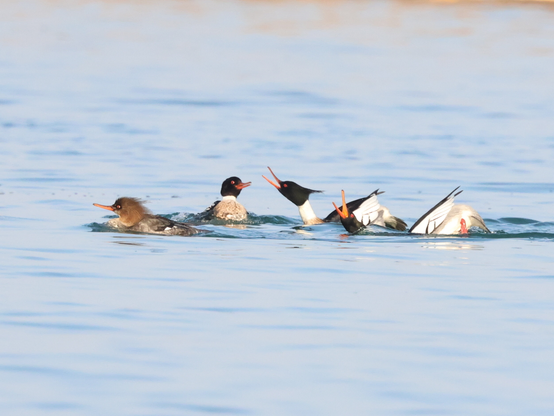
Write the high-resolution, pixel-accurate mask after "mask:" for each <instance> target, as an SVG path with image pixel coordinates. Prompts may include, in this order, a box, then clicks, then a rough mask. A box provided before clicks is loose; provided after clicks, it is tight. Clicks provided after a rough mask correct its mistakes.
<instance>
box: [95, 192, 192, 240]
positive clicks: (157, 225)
mask: <svg viewBox="0 0 554 416" xmlns="http://www.w3.org/2000/svg"><path fill="white" fill-rule="evenodd" d="M93 205H94V206H96V207H99V208H104V209H107V210H109V211H113V212H115V213H116V214H117V215H119V218H112V219H111V220H109V221H108V226H110V227H113V228H119V229H122V230H125V231H138V232H141V233H150V234H164V235H192V234H198V233H199V232H200V231H201V230H198V229H197V228H194V227H191V226H190V225H188V224H185V223H182V222H176V221H172V220H170V219H168V218H164V217H160V216H159V215H152V213H151V212H150V211H149V210H148V209H147V208H146V207H145V206H144V205H142V202H141V201H140V200H139V199H137V198H128V197H123V198H118V199H117V200H116V201H115V202H114V204H113V205H100V204H93Z"/></svg>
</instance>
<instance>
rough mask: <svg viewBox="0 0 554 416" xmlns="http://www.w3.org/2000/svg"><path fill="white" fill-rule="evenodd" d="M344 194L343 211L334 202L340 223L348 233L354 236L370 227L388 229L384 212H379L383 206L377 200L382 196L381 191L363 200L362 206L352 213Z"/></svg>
mask: <svg viewBox="0 0 554 416" xmlns="http://www.w3.org/2000/svg"><path fill="white" fill-rule="evenodd" d="M341 192H342V211H341V210H340V209H339V207H337V206H336V204H335V203H334V202H333V206H334V207H335V210H336V211H337V212H338V214H339V216H340V222H341V223H342V225H343V227H344V228H345V229H346V231H348V232H350V233H352V234H354V233H357V232H358V231H360V230H362V229H363V228H365V227H367V226H368V225H370V224H372V225H379V226H380V227H386V225H385V221H384V220H383V217H382V211H380V210H379V208H381V206H380V205H379V201H378V199H377V195H380V194H382V193H383V192H379V189H377V190H376V191H373V192H372V193H371V194H370V195H369V196H366V197H365V198H363V200H364V201H363V202H362V204H361V205H360V206H359V207H358V208H357V209H355V210H354V211H352V212H349V211H348V207H347V205H346V199H345V198H344V191H341Z"/></svg>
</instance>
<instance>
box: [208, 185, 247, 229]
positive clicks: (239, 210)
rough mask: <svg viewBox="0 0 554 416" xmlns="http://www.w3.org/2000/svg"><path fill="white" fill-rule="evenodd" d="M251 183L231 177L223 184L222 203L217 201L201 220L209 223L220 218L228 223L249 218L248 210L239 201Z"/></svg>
mask: <svg viewBox="0 0 554 416" xmlns="http://www.w3.org/2000/svg"><path fill="white" fill-rule="evenodd" d="M251 184H252V183H251V182H242V181H241V180H240V178H239V177H237V176H231V177H230V178H227V179H225V180H224V181H223V183H222V184H221V196H222V199H221V200H220V201H215V202H214V203H213V204H212V205H211V206H209V207H208V208H206V209H205V210H204V211H203V212H202V213H201V214H200V215H199V217H200V219H201V220H205V221H209V220H211V219H213V218H219V219H221V220H227V221H244V220H246V219H247V218H248V212H247V211H246V208H244V207H243V206H242V204H241V203H240V202H238V201H237V197H238V196H239V195H240V192H241V191H242V190H243V189H244V188H246V187H248V186H250V185H251Z"/></svg>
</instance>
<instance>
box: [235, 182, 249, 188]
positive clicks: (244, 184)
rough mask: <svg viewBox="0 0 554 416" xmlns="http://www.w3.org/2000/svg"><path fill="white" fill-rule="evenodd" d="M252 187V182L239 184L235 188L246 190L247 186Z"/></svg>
mask: <svg viewBox="0 0 554 416" xmlns="http://www.w3.org/2000/svg"><path fill="white" fill-rule="evenodd" d="M250 185H252V182H241V183H237V184H236V185H235V188H237V189H244V188H246V187H247V186H250Z"/></svg>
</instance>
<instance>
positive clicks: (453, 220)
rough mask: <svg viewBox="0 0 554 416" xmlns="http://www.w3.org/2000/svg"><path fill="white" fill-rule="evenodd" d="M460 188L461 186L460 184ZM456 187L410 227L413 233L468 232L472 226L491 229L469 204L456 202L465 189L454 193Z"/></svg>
mask: <svg viewBox="0 0 554 416" xmlns="http://www.w3.org/2000/svg"><path fill="white" fill-rule="evenodd" d="M458 188H460V187H459V186H458ZM458 188H456V189H454V190H453V191H452V192H450V193H449V194H448V195H447V196H446V197H445V198H444V199H443V200H442V201H440V202H439V203H438V204H437V205H435V206H434V207H433V208H431V209H430V210H429V211H428V212H427V213H426V214H425V215H424V216H422V217H421V218H420V219H419V220H417V221H416V223H415V224H414V225H413V226H412V228H410V233H412V234H448V235H452V234H467V233H468V230H469V229H470V228H471V227H479V228H481V229H482V230H483V231H485V232H487V233H490V232H491V231H490V230H489V229H488V228H487V226H486V225H485V221H483V218H481V216H480V215H479V214H478V213H477V211H475V210H474V209H473V208H471V207H470V206H469V205H462V204H456V205H454V198H456V197H457V196H458V195H460V194H461V193H462V192H463V191H460V192H458V193H454V192H456V191H457V190H458Z"/></svg>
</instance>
